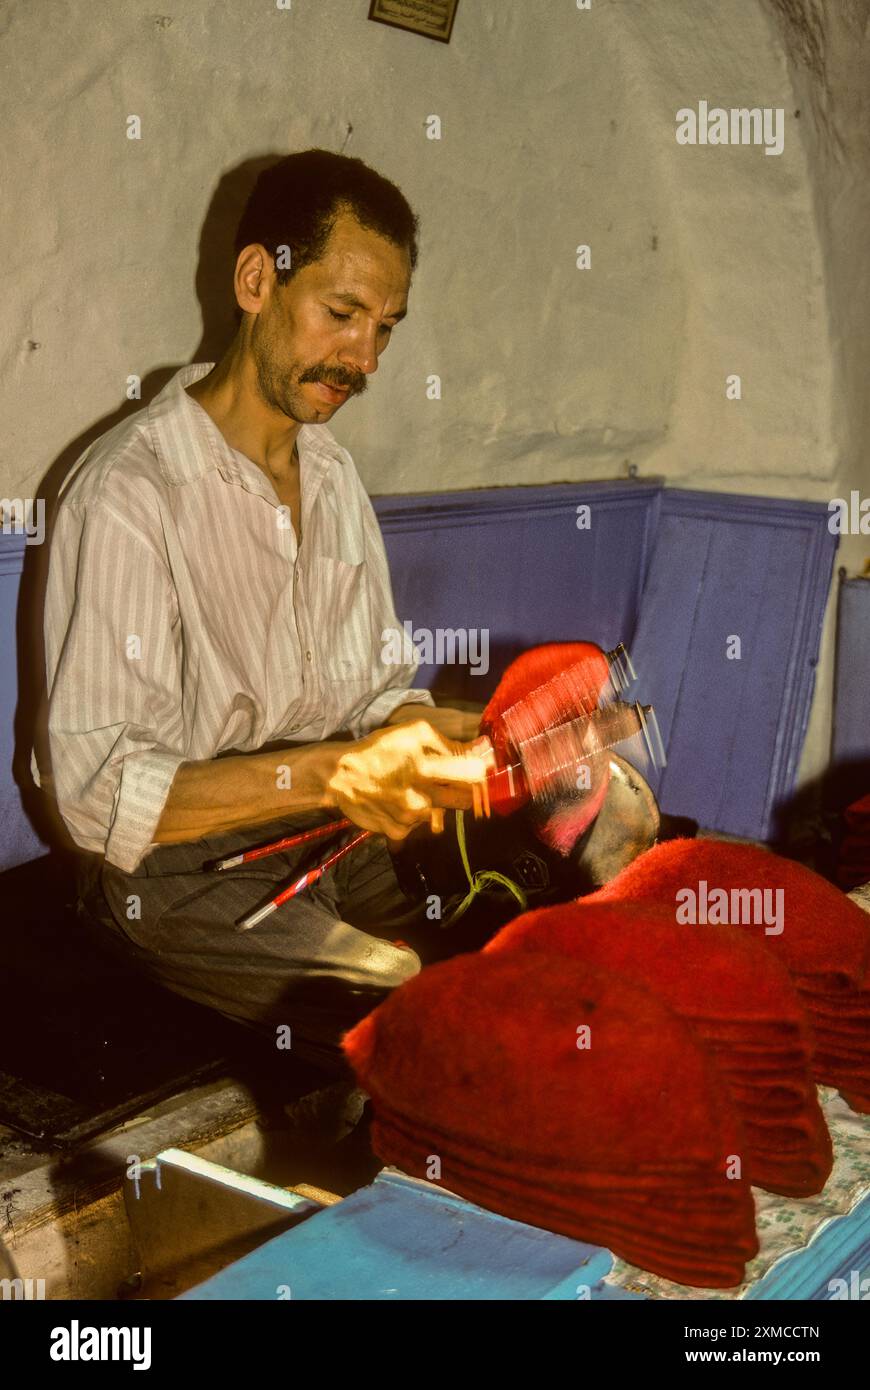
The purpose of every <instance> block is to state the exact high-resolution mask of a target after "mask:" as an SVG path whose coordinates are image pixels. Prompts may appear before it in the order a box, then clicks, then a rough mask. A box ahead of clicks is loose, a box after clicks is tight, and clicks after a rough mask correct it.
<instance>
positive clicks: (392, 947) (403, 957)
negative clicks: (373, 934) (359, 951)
mask: <svg viewBox="0 0 870 1390" xmlns="http://www.w3.org/2000/svg"><path fill="white" fill-rule="evenodd" d="M378 947H379V949H378V951H377V954H376V959H374V960H373V961H371V962H370V972H371V973H370V974H368V979H367V983H370V984H371V986H372V988H373V989H383V990H391V989H396V988H397V986H398V985H403V984H404V983H405V981H406V980H410V979H412V978H413V977H414V976H415V975H419V973H420V971H421V970H422V968H423V962H422V961H421V959H420V957H419V956H418V955H417V952H416V951H415V950H413V949H412V947H410V946H404V945H401V946H399V945H396V944H395V943H394V942H391V941H379V942H378Z"/></svg>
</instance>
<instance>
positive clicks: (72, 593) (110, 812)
mask: <svg viewBox="0 0 870 1390" xmlns="http://www.w3.org/2000/svg"><path fill="white" fill-rule="evenodd" d="M45 643H46V677H47V688H48V694H49V703H48V736H49V747H50V753H51V765H52V771H53V779H54V790H55V795H56V797H57V804H58V810H59V811H60V814H61V816H62V817H63V820H64V821H65V823H66V825H67V828H68V829H69V832H70V834H71V835H72V837H73V839H74V840H75V842H76V843H77V844H78V845H80V846H81V847H82V848H83V849H88V850H92V851H96V852H98V853H103V854H105V856H106V859H107V860H108V862H109V863H110V864H114V865H116V866H117V867H118V868H119V869H123V870H125V871H126V872H128V873H130V872H133V871H134V870H135V869H136V868H138V866H139V864H140V862H141V860H142V859H143V857H144V855H145V854H146V853H147V851H148V849H149V848H150V846H151V844H152V843H153V839H154V833H155V831H156V828H157V825H158V823H159V821H160V818H161V815H162V812H163V808H164V805H165V802H166V798H167V796H168V794H169V789H170V787H171V785H172V781H173V778H174V777H175V774H176V772H177V770H178V768H179V766H180V765H181V764H182V763H183V762H185V761H186V759H185V757H184V755H183V753H182V752H181V749H182V747H183V716H182V698H181V689H182V686H181V664H182V652H181V630H180V624H179V623H178V621H177V606H176V602H175V593H174V588H173V585H172V579H171V575H170V573H169V570H168V568H167V565H166V562H165V559H164V557H163V556H162V555H161V554H160V552H159V549H158V548H157V546H156V545H155V544H154V542H153V541H152V540H151V539H150V538H149V537H148V536H147V535H145V534H144V533H143V530H142V528H140V527H138V526H137V525H135V524H133V523H132V522H131V520H130V519H129V518H127V517H124V516H122V515H121V514H120V513H118V512H116V511H114V510H113V508H112V507H111V505H109V504H108V503H105V502H102V501H91V502H90V503H89V504H88V506H87V507H86V509H80V508H79V507H78V506H76V505H75V504H73V503H67V504H65V505H64V506H62V507H61V509H60V511H59V513H58V517H57V520H56V523H55V529H54V535H53V537H52V550H51V557H50V565H49V577H48V587H47V592H46V605H45Z"/></svg>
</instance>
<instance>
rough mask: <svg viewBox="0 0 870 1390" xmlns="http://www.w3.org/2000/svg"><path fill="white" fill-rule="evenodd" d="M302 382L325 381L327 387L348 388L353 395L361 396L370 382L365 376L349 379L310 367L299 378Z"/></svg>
mask: <svg viewBox="0 0 870 1390" xmlns="http://www.w3.org/2000/svg"><path fill="white" fill-rule="evenodd" d="M299 380H300V382H303V383H304V382H306V381H323V382H325V383H326V385H327V386H334V387H336V388H337V389H339V390H340V389H342V388H344V387H346V388H347V389H348V390H349V391H350V392H352V394H353V395H355V396H359V395H361V393H362V392H363V391H364V390H365V389H366V386H367V385H368V382H367V381H366V379H365V377H364V376H356V377H351V378H350V379H348V378H347V377H346V376H339V375H337V374H336V373H335V372H330V371H328V370H326V369H323V370H320V369H318V368H317V367H309V368H308V370H307V371H305V372H303V373H302V375H301V376H300V378H299Z"/></svg>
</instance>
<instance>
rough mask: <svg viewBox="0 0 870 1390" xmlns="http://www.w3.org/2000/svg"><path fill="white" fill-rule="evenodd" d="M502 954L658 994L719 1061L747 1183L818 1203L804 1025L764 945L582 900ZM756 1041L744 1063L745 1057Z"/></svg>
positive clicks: (510, 934) (555, 912)
mask: <svg viewBox="0 0 870 1390" xmlns="http://www.w3.org/2000/svg"><path fill="white" fill-rule="evenodd" d="M505 951H510V952H544V953H545V954H547V955H548V956H551V957H560V958H562V959H566V960H567V959H570V960H577V961H581V962H582V963H583V964H584V965H589V966H592V967H594V968H599V969H603V970H607V971H610V972H612V973H614V974H616V975H620V976H624V977H625V978H626V979H628V980H630V981H631V982H632V983H633V984H635V985H639V986H641V987H643V988H646V989H648V990H650V991H651V992H652V993H654V994H655V995H656V996H657V997H659V998H660V999H661V1000H662V1001H663V1002H664V1003H665V1004H667V1005H668V1007H669V1008H671V1009H673V1011H674V1012H675V1013H676V1014H678V1015H679V1016H680V1017H681V1018H684V1019H685V1020H686V1021H687V1022H688V1023H690V1024H691V1026H692V1028H693V1029H694V1031H695V1033H696V1035H697V1036H698V1038H699V1039H700V1040H701V1042H702V1043H703V1044H704V1045H705V1046H706V1047H707V1048H708V1050H709V1051H710V1052H712V1054H713V1055H714V1056H715V1059H716V1062H717V1064H718V1066H719V1069H720V1071H721V1073H722V1075H723V1077H724V1078H725V1080H726V1081H727V1083H728V1085H729V1088H730V1091H731V1095H732V1099H733V1100H734V1102H735V1104H736V1105H737V1107H738V1110H739V1112H740V1115H741V1119H742V1121H743V1124H744V1127H745V1132H746V1138H747V1152H746V1163H747V1171H748V1176H749V1180H750V1182H752V1183H754V1184H755V1186H757V1187H764V1188H767V1189H768V1190H769V1191H771V1192H778V1193H781V1194H782V1195H784V1196H791V1197H807V1196H810V1195H812V1194H813V1193H816V1192H821V1190H822V1188H823V1187H824V1185H825V1182H826V1181H827V1178H828V1176H829V1174H830V1171H831V1167H832V1165H833V1151H832V1147H831V1139H830V1135H829V1133H828V1129H827V1125H826V1124H825V1120H824V1116H823V1114H822V1111H821V1109H820V1107H819V1103H818V1097H817V1095H816V1089H815V1086H814V1085H813V1083H812V1078H811V1072H810V1065H811V1058H810V1042H809V1034H808V1030H807V1026H806V1020H805V1015H804V1011H803V1009H802V1007H801V1005H800V1002H799V1000H798V997H797V995H796V993H795V991H794V989H793V988H792V985H791V981H790V979H789V976H788V972H787V971H786V970H785V969H784V968H783V967H782V966H781V965H780V964H779V962H778V961H777V960H776V959H775V958H774V957H773V956H772V955H771V954H770V953H768V952H767V951H765V949H764V947H763V946H762V945H760V943H758V942H757V941H754V940H753V939H752V938H751V937H750V936H748V935H744V933H742V932H734V931H733V930H732V929H731V928H729V927H719V926H709V925H708V926H694V927H692V926H678V925H677V924H676V922H675V920H674V910H673V908H672V907H669V906H665V905H664V904H661V903H657V902H651V901H647V902H639V903H638V902H606V903H597V902H594V901H592V900H590V899H588V898H586V899H583V900H581V901H580V902H577V903H561V904H558V905H557V906H555V907H549V908H541V909H538V910H537V911H534V912H527V913H525V914H524V915H523V916H522V917H518V918H517V919H516V920H515V921H513V922H511V923H509V924H508V925H507V926H506V927H504V928H503V929H502V930H501V931H500V932H499V933H498V935H497V936H496V937H494V938H493V940H492V941H491V942H490V943H489V944H488V945H487V947H486V948H485V953H487V954H489V953H500V952H505ZM759 1024H761V1025H762V1026H765V1027H766V1028H767V1034H766V1043H765V1045H764V1046H763V1047H759V1045H758V1034H757V1033H754V1032H753V1030H755V1029H757V1027H758V1025H759ZM723 1028H724V1029H725V1031H724V1033H723ZM741 1028H743V1029H744V1030H745V1037H741V1034H740V1030H741ZM753 1040H754V1043H755V1045H754V1050H753V1052H752V1055H751V1056H748V1055H747V1053H746V1052H744V1051H742V1050H741V1048H742V1046H743V1045H744V1043H748V1044H752V1043H753Z"/></svg>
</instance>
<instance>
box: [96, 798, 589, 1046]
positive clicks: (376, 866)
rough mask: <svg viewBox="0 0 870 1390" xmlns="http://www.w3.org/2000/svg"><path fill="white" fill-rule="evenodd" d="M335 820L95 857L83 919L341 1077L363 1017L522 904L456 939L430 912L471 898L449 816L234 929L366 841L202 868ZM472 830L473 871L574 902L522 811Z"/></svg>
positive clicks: (308, 818) (357, 853)
mask: <svg viewBox="0 0 870 1390" xmlns="http://www.w3.org/2000/svg"><path fill="white" fill-rule="evenodd" d="M333 818H334V817H333V816H332V815H330V814H328V813H321V814H320V815H317V814H315V815H311V814H307V815H304V816H297V817H285V818H284V819H282V820H281V821H279V822H274V823H272V824H270V825H263V826H257V827H255V828H254V829H251V827H248V828H247V829H244V830H237V831H233V832H230V833H227V834H221V835H214V836H209V837H208V838H206V839H202V840H197V841H191V842H189V843H187V844H177V845H158V846H156V847H155V848H154V849H152V850H151V851H150V853H149V854H148V855H147V856H146V857H145V859H144V860H143V861H142V863H141V864H140V866H139V868H138V869H137V870H136V871H135V873H132V874H128V873H124V872H123V871H121V870H120V869H117V868H116V867H115V866H114V865H112V864H107V863H105V862H104V861H103V860H102V859H100V858H98V857H97V856H91V857H90V858H89V860H88V861H85V860H84V859H83V860H82V863H81V867H80V871H79V911H80V913H81V914H82V915H83V916H84V917H85V918H86V919H87V920H88V921H89V922H90V923H91V924H92V925H95V926H96V929H97V930H98V931H101V932H104V933H108V934H109V935H110V936H111V937H112V939H113V941H114V944H115V946H116V948H120V950H121V952H122V953H123V954H124V955H125V956H126V957H128V958H129V959H131V960H133V961H134V962H135V963H136V964H137V965H139V966H140V967H141V968H142V969H144V970H145V971H146V973H147V974H148V975H149V976H151V978H153V979H154V980H156V981H158V982H159V983H160V984H162V985H164V986H166V987H167V988H168V989H171V990H174V991H175V992H176V993H177V994H181V995H184V996H185V997H186V998H188V999H192V1000H194V1001H196V1002H197V1003H199V1004H204V1005H206V1006H207V1007H208V1008H211V1009H215V1010H217V1011H218V1012H219V1013H221V1014H223V1015H225V1016H226V1017H228V1018H232V1019H236V1020H238V1021H240V1022H244V1023H247V1024H250V1025H252V1026H254V1027H255V1028H257V1029H258V1030H259V1031H260V1032H262V1033H265V1034H268V1035H269V1036H270V1037H271V1040H272V1042H273V1045H274V1042H275V1039H276V1037H277V1036H278V1034H277V1030H278V1029H279V1028H281V1029H287V1028H289V1029H290V1034H289V1037H290V1039H291V1049H292V1051H294V1052H296V1053H298V1055H299V1056H300V1057H301V1058H303V1059H304V1060H306V1061H313V1062H316V1063H318V1064H320V1065H323V1066H326V1067H328V1068H329V1069H331V1070H336V1069H337V1070H339V1071H342V1072H343V1071H344V1065H345V1064H344V1062H343V1059H342V1054H341V1050H340V1040H341V1037H342V1035H343V1034H344V1033H345V1032H347V1031H348V1030H349V1029H350V1028H352V1027H353V1025H354V1024H355V1023H357V1022H358V1021H359V1019H361V1018H362V1017H364V1016H365V1015H366V1014H367V1013H369V1012H370V1011H371V1010H372V1009H373V1008H375V1007H376V1006H377V1004H379V1003H380V1002H381V1001H382V1000H383V999H384V998H386V997H387V995H388V994H389V992H390V991H391V990H392V989H395V987H396V986H397V985H400V984H403V983H404V981H406V980H408V979H410V978H411V977H412V976H413V975H416V974H417V972H418V971H419V970H420V969H421V968H422V966H423V965H427V964H430V963H433V962H435V961H437V960H443V959H445V958H447V957H449V956H451V955H455V954H457V953H458V952H460V951H467V950H474V949H477V948H479V947H480V946H481V945H483V943H484V942H485V941H486V940H487V939H488V938H489V936H490V935H491V934H492V932H493V931H495V930H497V928H498V927H499V926H501V925H502V924H503V923H504V922H506V921H508V920H510V919H511V918H512V917H514V916H516V915H517V913H518V912H519V910H520V909H519V907H518V905H517V903H516V902H515V900H514V899H513V898H511V897H510V896H506V895H504V894H502V895H501V897H500V899H498V900H495V901H494V900H493V899H492V898H491V897H490V898H488V899H481V900H478V901H477V903H476V904H475V908H474V909H472V911H470V912H469V913H468V914H467V915H466V916H464V917H463V918H461V919H460V921H459V922H458V923H457V925H456V926H455V927H450V928H448V929H447V930H442V929H441V921H440V920H439V919H438V918H432V901H433V899H432V896H431V895H432V893H433V891H434V892H435V893H436V895H437V896H436V899H435V900H436V901H437V902H438V903H439V905H443V917H444V918H445V919H446V917H448V916H449V913H450V909H451V907H452V906H453V905H455V904H456V903H457V902H458V901H459V898H460V897H461V896H462V895H463V894H464V893H465V891H466V888H467V882H466V881H465V876H464V872H463V870H462V867H461V862H460V859H459V855H458V851H457V848H456V838H455V823H454V817H453V814H452V813H448V816H447V818H446V827H445V831H444V834H443V835H442V836H437V837H435V836H432V835H430V834H429V832H428V831H422V832H415V835H414V836H412V837H409V841H408V842H406V845H405V847H404V849H403V851H402V854H401V856H399V857H398V858H397V859H394V858H393V855H392V854H391V853H390V851H389V849H388V848H387V845H386V842H385V841H384V840H383V839H381V838H372V839H371V840H370V841H366V842H365V843H364V844H362V845H360V846H359V847H358V848H357V849H355V850H353V851H352V852H351V853H350V854H349V855H348V856H347V857H346V858H344V859H342V860H340V861H339V863H338V864H337V865H335V867H334V868H332V869H330V870H329V871H328V872H327V873H326V874H325V875H324V877H323V878H322V879H321V880H320V882H319V883H318V884H316V885H315V886H314V887H313V888H307V889H305V890H304V892H303V893H301V894H300V895H299V896H298V897H296V898H293V899H291V900H290V901H289V902H287V903H285V904H284V905H283V906H282V907H280V908H279V909H278V910H277V911H276V912H274V913H272V914H271V916H269V917H267V918H265V919H264V920H263V921H262V922H261V923H260V924H259V925H258V926H256V927H253V928H251V929H250V930H249V931H244V932H240V931H238V930H237V928H236V923H237V922H238V921H239V920H240V919H241V918H243V917H245V916H247V915H248V914H249V913H251V912H253V911H255V910H256V909H257V908H258V907H261V906H263V905H264V904H265V903H266V902H268V901H269V900H270V899H271V898H273V897H274V896H275V895H276V894H277V893H278V892H279V891H280V890H281V889H282V888H284V887H286V886H287V885H288V884H290V883H292V882H293V881H294V879H296V878H298V877H299V876H300V875H301V874H303V873H304V872H305V870H306V869H309V868H312V867H314V866H315V865H316V864H318V863H320V862H322V860H323V859H325V858H326V857H327V855H328V854H329V853H330V852H332V851H333V850H334V849H335V848H337V847H338V846H339V845H340V844H343V843H346V841H347V839H349V838H350V837H351V836H352V834H353V833H355V832H354V831H352V830H351V831H344V832H339V834H338V836H330V837H324V838H323V839H319V840H315V841H313V842H311V843H310V844H309V845H306V846H302V847H301V848H296V849H291V850H285V851H283V852H282V853H280V854H273V855H269V856H268V857H266V858H264V859H260V860H255V861H254V862H253V863H250V864H246V865H242V866H240V867H238V868H235V869H230V870H227V871H226V872H223V873H209V872H207V870H206V869H205V866H206V865H207V864H208V863H209V862H211V861H214V860H216V859H221V858H224V857H227V856H229V855H232V854H235V853H238V852H240V851H241V850H244V849H250V848H253V847H254V846H256V845H259V844H266V843H268V842H269V841H271V840H277V839H279V838H281V837H284V836H288V835H292V834H294V833H296V832H297V831H298V830H301V829H303V828H307V827H309V826H312V825H316V824H322V823H324V822H326V821H329V820H331V819H333ZM467 819H470V818H467ZM468 832H469V835H468V838H469V851H470V855H471V859H472V864H473V866H474V867H475V868H495V867H499V868H501V869H502V870H503V871H504V872H507V873H508V874H510V875H511V876H512V877H515V878H518V879H520V881H523V882H524V887H525V888H526V890H527V892H528V896H529V898H530V905H539V904H541V903H542V902H544V901H553V900H554V899H556V898H561V899H564V898H568V897H572V896H575V895H576V893H577V891H578V885H577V883H576V881H573V880H572V879H571V877H570V876H569V877H568V878H567V879H566V880H565V881H564V882H562V883H557V882H556V879H555V877H554V875H555V874H556V873H557V872H558V870H559V865H558V863H557V862H556V861H557V859H558V857H557V856H552V855H549V856H548V855H547V854H546V852H545V851H544V850H543V849H542V847H541V845H540V843H539V842H538V841H537V840H535V839H534V837H533V836H532V834H531V830H530V828H529V826H528V825H526V824H525V823H524V822H523V820H522V818H521V817H511V819H510V821H509V822H495V821H493V822H486V823H483V824H481V825H478V826H475V825H473V824H471V825H469V826H468ZM532 846H533V847H534V848H531V847H532ZM547 859H549V861H550V863H549V867H548V865H547V863H546V862H545V860H547ZM530 864H531V871H530V867H529V866H530ZM397 869H398V871H399V873H400V877H401V880H402V885H403V886H400V882H399V878H397ZM542 875H543V878H542V877H541V876H542ZM282 1036H283V1037H285V1038H286V1037H287V1034H286V1033H284V1034H283V1035H282Z"/></svg>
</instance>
